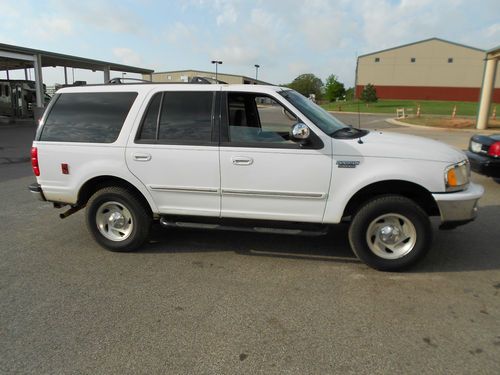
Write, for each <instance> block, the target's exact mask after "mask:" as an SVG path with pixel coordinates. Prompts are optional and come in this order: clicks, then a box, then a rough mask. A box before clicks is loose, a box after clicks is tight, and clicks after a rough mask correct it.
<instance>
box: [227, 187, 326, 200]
mask: <svg viewBox="0 0 500 375" xmlns="http://www.w3.org/2000/svg"><path fill="white" fill-rule="evenodd" d="M222 195H247V196H248V195H250V196H259V197H278V198H307V199H323V198H326V194H322V193H292V192H287V191H260V190H233V189H222Z"/></svg>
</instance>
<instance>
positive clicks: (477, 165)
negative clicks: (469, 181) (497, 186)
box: [467, 134, 500, 183]
mask: <svg viewBox="0 0 500 375" xmlns="http://www.w3.org/2000/svg"><path fill="white" fill-rule="evenodd" d="M467 156H468V157H469V160H470V165H471V169H472V170H473V171H474V172H476V173H479V174H482V175H485V176H488V177H493V178H494V179H495V181H496V182H498V183H500V134H493V135H480V134H476V135H473V136H472V137H471V139H470V142H469V150H468V151H467Z"/></svg>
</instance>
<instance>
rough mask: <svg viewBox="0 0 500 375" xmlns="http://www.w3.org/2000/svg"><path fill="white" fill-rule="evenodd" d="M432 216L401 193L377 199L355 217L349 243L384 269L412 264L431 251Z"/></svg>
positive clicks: (379, 267)
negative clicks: (400, 194) (430, 217)
mask: <svg viewBox="0 0 500 375" xmlns="http://www.w3.org/2000/svg"><path fill="white" fill-rule="evenodd" d="M431 238H432V228H431V225H430V221H429V217H428V216H427V214H426V213H425V212H424V210H422V208H421V207H420V206H419V205H417V204H416V203H415V202H414V201H412V200H411V199H408V198H406V197H403V196H398V195H387V196H382V197H379V198H375V199H373V200H371V201H369V202H368V203H366V204H365V205H364V206H362V207H361V209H360V210H359V211H358V212H357V213H356V215H355V216H354V218H353V220H352V223H351V226H350V228H349V242H350V244H351V248H352V250H353V251H354V253H355V254H356V255H357V257H358V258H359V259H361V260H362V261H363V262H365V263H366V264H368V265H369V266H371V267H373V268H376V269H378V270H381V271H396V270H400V269H404V268H407V267H410V266H411V265H413V264H415V263H416V262H417V261H419V260H420V259H422V258H423V257H424V255H425V254H426V253H427V251H428V250H429V247H430V244H431Z"/></svg>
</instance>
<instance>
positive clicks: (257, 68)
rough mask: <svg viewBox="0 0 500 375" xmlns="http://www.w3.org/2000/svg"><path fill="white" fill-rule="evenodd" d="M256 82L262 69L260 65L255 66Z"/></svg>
mask: <svg viewBox="0 0 500 375" xmlns="http://www.w3.org/2000/svg"><path fill="white" fill-rule="evenodd" d="M254 66H255V80H256V81H257V78H258V77H259V68H260V65H259V64H255V65H254Z"/></svg>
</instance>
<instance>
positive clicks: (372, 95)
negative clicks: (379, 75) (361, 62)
mask: <svg viewBox="0 0 500 375" xmlns="http://www.w3.org/2000/svg"><path fill="white" fill-rule="evenodd" d="M360 99H361V100H362V101H364V102H365V103H376V102H377V101H378V97H377V90H375V86H373V85H372V84H371V83H368V84H367V85H366V86H365V87H364V88H363V92H361V96H360Z"/></svg>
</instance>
